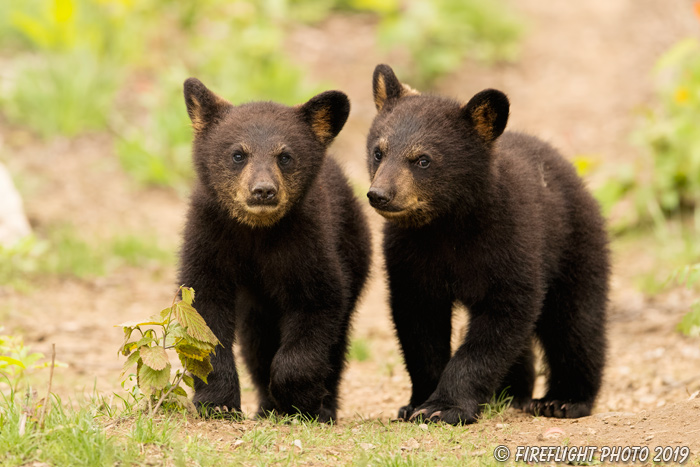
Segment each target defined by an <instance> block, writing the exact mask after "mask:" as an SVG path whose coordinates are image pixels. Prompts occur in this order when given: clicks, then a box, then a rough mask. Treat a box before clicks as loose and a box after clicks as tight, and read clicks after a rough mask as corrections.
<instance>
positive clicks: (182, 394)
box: [172, 386, 187, 397]
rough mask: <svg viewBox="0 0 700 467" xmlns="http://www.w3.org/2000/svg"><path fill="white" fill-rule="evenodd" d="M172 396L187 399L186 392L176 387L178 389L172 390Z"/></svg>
mask: <svg viewBox="0 0 700 467" xmlns="http://www.w3.org/2000/svg"><path fill="white" fill-rule="evenodd" d="M172 394H175V395H176V396H185V397H187V392H186V391H185V390H184V389H182V388H181V387H180V386H178V387H176V388H175V389H173V392H172Z"/></svg>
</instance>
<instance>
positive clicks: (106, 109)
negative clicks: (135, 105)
mask: <svg viewBox="0 0 700 467" xmlns="http://www.w3.org/2000/svg"><path fill="white" fill-rule="evenodd" d="M15 63H16V64H17V75H16V76H15V79H13V80H11V81H10V85H9V90H8V91H7V93H6V94H5V95H4V96H2V99H1V102H2V105H3V112H4V113H5V115H6V116H7V118H8V120H9V121H10V122H12V123H15V124H19V125H26V126H28V127H31V128H32V129H34V130H35V131H36V132H37V133H39V135H41V136H42V137H51V136H54V135H59V134H60V135H65V136H69V137H71V136H75V135H77V134H79V133H82V132H85V131H90V130H93V131H94V130H102V129H104V128H106V126H107V122H108V119H109V116H110V113H111V109H112V101H113V99H114V95H115V93H116V91H117V88H118V83H119V80H118V77H119V70H118V69H116V68H115V67H114V66H112V65H110V63H109V62H107V61H103V60H97V59H95V57H93V56H91V55H88V54H85V53H84V52H72V53H66V54H58V55H38V56H29V57H26V56H25V57H21V58H19V59H18V60H16V62H15Z"/></svg>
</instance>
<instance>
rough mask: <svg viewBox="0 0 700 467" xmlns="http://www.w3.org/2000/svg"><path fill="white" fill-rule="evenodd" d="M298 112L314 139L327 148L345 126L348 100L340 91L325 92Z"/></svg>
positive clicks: (313, 98) (348, 112)
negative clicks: (312, 133)
mask: <svg viewBox="0 0 700 467" xmlns="http://www.w3.org/2000/svg"><path fill="white" fill-rule="evenodd" d="M299 110H300V111H301V115H302V118H303V119H304V120H305V121H306V122H307V123H308V124H309V125H310V126H311V130H312V131H313V132H314V134H315V135H316V138H318V140H319V141H320V142H321V144H323V145H324V146H328V145H329V144H330V143H331V142H332V141H333V139H334V138H335V137H336V136H337V135H338V133H340V130H342V129H343V126H345V122H346V121H347V119H348V115H349V114H350V100H349V99H348V96H346V95H345V93H342V92H340V91H326V92H322V93H321V94H319V95H317V96H314V97H312V98H311V99H310V100H309V101H308V102H307V103H306V104H303V105H302V106H301V107H299Z"/></svg>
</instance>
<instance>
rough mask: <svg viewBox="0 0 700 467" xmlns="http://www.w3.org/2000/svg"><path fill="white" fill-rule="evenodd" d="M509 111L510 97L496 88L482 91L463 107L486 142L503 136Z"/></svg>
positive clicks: (463, 110)
mask: <svg viewBox="0 0 700 467" xmlns="http://www.w3.org/2000/svg"><path fill="white" fill-rule="evenodd" d="M509 112H510V102H508V97H506V95H505V94H503V93H502V92H501V91H498V90H496V89H486V90H484V91H481V92H480V93H478V94H476V95H475V96H474V97H472V98H471V99H470V100H469V102H468V103H467V104H466V105H465V106H463V107H462V115H463V116H464V118H466V119H467V120H468V121H469V122H471V124H472V125H473V126H474V129H475V130H476V132H477V133H478V134H479V136H481V138H482V139H483V140H484V142H486V143H491V142H492V141H494V140H495V139H496V138H498V137H499V136H501V134H502V133H503V130H505V129H506V124H507V123H508V113H509Z"/></svg>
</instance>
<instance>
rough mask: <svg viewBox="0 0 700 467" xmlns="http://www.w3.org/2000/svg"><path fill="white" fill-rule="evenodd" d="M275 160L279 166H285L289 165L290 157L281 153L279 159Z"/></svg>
mask: <svg viewBox="0 0 700 467" xmlns="http://www.w3.org/2000/svg"><path fill="white" fill-rule="evenodd" d="M277 160H278V161H279V164H280V165H287V164H289V163H290V162H291V161H292V156H290V155H289V154H287V153H282V154H280V155H279V157H278V158H277Z"/></svg>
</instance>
